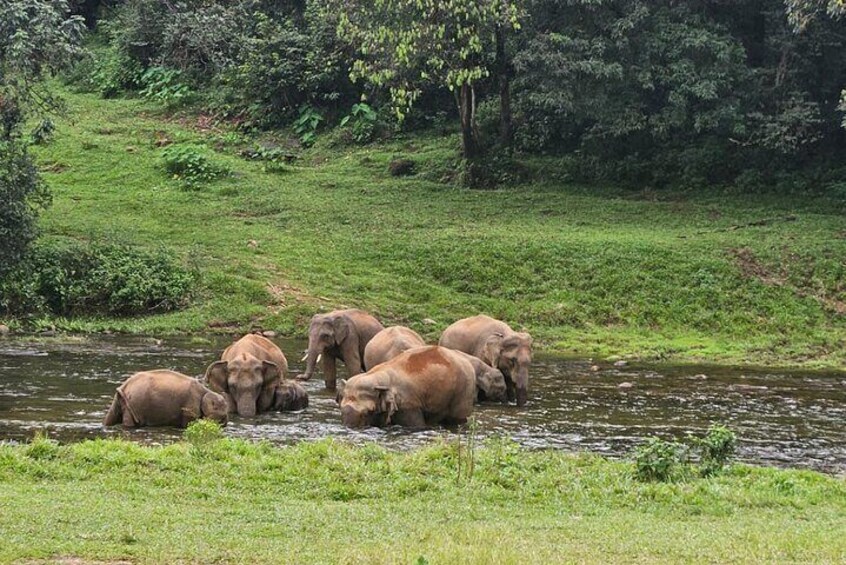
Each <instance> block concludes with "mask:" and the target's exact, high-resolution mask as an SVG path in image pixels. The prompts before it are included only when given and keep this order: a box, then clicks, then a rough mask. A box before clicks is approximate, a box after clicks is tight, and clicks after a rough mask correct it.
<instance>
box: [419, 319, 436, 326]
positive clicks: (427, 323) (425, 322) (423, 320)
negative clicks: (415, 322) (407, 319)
mask: <svg viewBox="0 0 846 565" xmlns="http://www.w3.org/2000/svg"><path fill="white" fill-rule="evenodd" d="M421 321H422V322H423V323H424V324H426V325H427V326H434V325H435V324H437V323H438V322H436V321H435V320H433V319H432V318H423V319H422V320H421Z"/></svg>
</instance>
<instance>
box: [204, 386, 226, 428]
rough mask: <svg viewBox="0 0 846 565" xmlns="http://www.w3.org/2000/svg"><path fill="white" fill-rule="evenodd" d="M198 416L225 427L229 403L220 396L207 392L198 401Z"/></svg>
mask: <svg viewBox="0 0 846 565" xmlns="http://www.w3.org/2000/svg"><path fill="white" fill-rule="evenodd" d="M200 413H201V414H200V415H201V416H202V417H203V418H208V419H209V420H214V421H215V422H217V423H219V424H221V425H223V426H225V425H226V423H227V422H228V421H229V403H228V402H227V401H226V399H225V398H224V397H223V395H222V394H218V393H216V392H207V393H205V394H204V395H203V398H202V399H201V400H200Z"/></svg>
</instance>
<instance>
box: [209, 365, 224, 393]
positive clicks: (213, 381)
mask: <svg viewBox="0 0 846 565" xmlns="http://www.w3.org/2000/svg"><path fill="white" fill-rule="evenodd" d="M228 369H229V363H228V362H227V361H215V362H214V363H212V364H211V365H209V368H208V369H206V382H208V384H209V388H210V389H212V390H213V391H215V392H229V387H228V385H227V382H226V381H227V377H228V376H229V375H228V373H229V370H228Z"/></svg>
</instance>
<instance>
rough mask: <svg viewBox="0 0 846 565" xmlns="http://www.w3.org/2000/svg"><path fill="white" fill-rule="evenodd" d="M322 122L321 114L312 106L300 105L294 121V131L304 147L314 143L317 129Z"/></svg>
mask: <svg viewBox="0 0 846 565" xmlns="http://www.w3.org/2000/svg"><path fill="white" fill-rule="evenodd" d="M322 122H323V116H322V115H321V114H320V112H319V111H318V110H317V109H316V108H314V107H313V106H308V105H306V106H302V107H301V108H300V114H299V116H298V117H297V119H296V121H295V122H294V133H295V134H296V135H297V137H298V138H299V140H300V143H302V144H303V145H304V146H305V147H309V146H311V145H313V144H314V141H315V139H316V137H317V129H318V128H319V127H320V124H321V123H322Z"/></svg>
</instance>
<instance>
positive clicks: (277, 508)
mask: <svg viewBox="0 0 846 565" xmlns="http://www.w3.org/2000/svg"><path fill="white" fill-rule="evenodd" d="M465 453H466V452H465ZM456 465H457V458H456V450H455V446H454V444H449V445H448V444H441V445H434V446H432V447H429V448H424V449H420V450H416V451H414V452H411V453H391V452H387V451H385V450H383V449H381V448H379V447H377V446H375V445H369V446H366V447H359V448H353V447H350V446H347V445H344V444H339V443H333V442H330V441H323V442H317V443H302V444H299V445H297V446H296V447H289V448H274V447H271V446H269V445H267V444H250V443H247V442H244V441H238V440H223V441H221V442H219V443H217V444H211V445H207V446H206V447H204V448H202V449H198V448H195V447H191V446H189V445H188V444H186V443H182V444H176V445H172V446H169V447H164V448H162V447H141V446H138V445H136V444H133V443H129V442H116V441H95V442H84V443H79V444H73V445H69V446H64V447H56V446H53V445H50V444H48V443H45V442H44V440H41V441H38V440H36V442H35V443H34V444H32V445H31V446H16V447H13V446H0V483H2V484H3V488H2V489H0V539H2V540H3V543H2V544H0V562H10V561H14V560H16V559H32V558H35V559H41V558H50V557H57V556H73V557H81V558H83V559H118V558H129V559H132V560H134V561H141V562H174V561H176V560H183V561H187V562H195V561H196V562H203V563H209V562H221V561H225V562H243V563H265V562H267V563H280V562H286V563H289V562H290V563H324V562H343V563H357V562H362V563H373V562H379V563H388V562H390V563H416V562H418V559H419V557H421V556H423V557H425V559H426V560H428V562H429V563H433V564H434V563H515V564H516V563H521V564H522V563H563V562H574V561H578V562H596V563H608V562H643V561H649V562H656V561H659V562H703V561H709V562H723V563H725V562H729V561H731V562H752V561H754V562H778V563H784V562H791V561H795V562H803V563H807V562H829V563H835V562H842V561H843V560H844V559H846V483H844V481H843V480H842V479H835V478H832V477H826V476H824V475H820V474H817V473H813V472H806V471H783V470H775V469H763V468H751V467H743V466H740V467H737V468H735V469H734V470H733V471H731V472H730V473H729V474H728V475H726V476H723V477H718V478H714V479H707V480H705V479H700V480H692V481H690V482H686V483H677V484H643V483H639V482H637V481H635V480H633V479H632V478H631V468H630V465H629V464H627V463H619V462H610V461H606V460H603V459H601V458H599V457H594V456H587V455H581V456H572V455H565V454H561V453H558V452H528V451H521V450H519V448H515V447H513V446H512V445H509V444H504V443H494V444H492V445H490V446H489V447H487V448H485V449H482V450H480V451H479V452H477V456H476V466H475V471H474V474H473V477H472V478H471V479H469V480H468V479H467V478H466V477H464V478H462V479H461V480H460V481H459V480H457V474H456ZM465 465H466V463H465ZM465 468H466V467H465ZM421 517H426V519H425V520H422V519H421Z"/></svg>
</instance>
